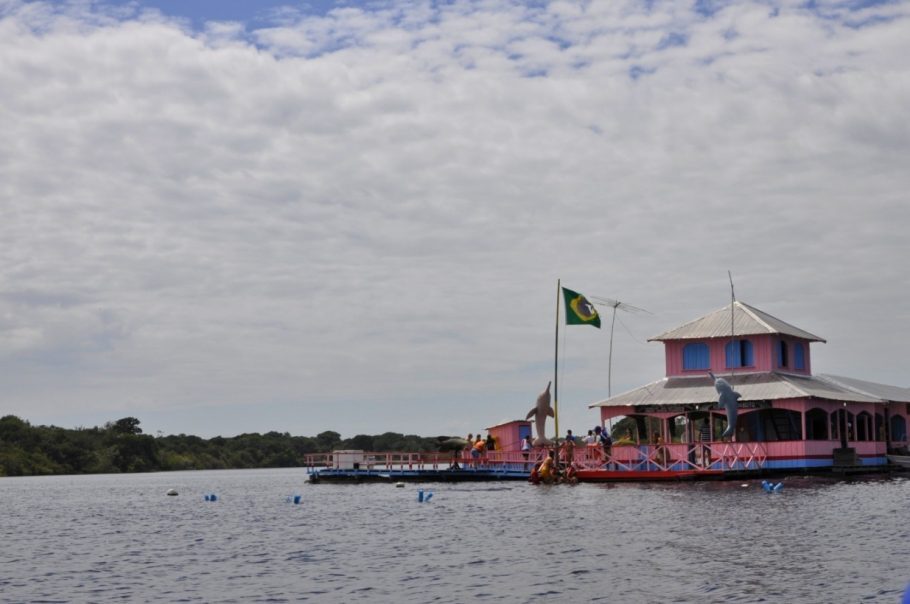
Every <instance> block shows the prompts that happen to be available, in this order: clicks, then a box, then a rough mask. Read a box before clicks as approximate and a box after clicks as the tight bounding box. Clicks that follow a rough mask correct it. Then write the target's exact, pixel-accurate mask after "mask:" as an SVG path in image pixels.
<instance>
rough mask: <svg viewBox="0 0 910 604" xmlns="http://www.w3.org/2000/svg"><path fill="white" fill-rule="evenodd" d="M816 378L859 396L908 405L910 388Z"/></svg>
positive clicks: (829, 376) (825, 377) (854, 379)
mask: <svg viewBox="0 0 910 604" xmlns="http://www.w3.org/2000/svg"><path fill="white" fill-rule="evenodd" d="M818 377H819V378H820V379H822V380H825V381H829V382H832V383H834V384H836V385H838V386H840V387H842V388H847V389H849V390H853V391H854V392H859V393H860V394H866V395H868V396H875V397H878V398H880V399H883V400H886V401H891V402H893V403H910V388H901V387H900V386H889V385H887V384H876V383H875V382H867V381H865V380H857V379H856V378H848V377H842V376H839V375H819V376H818Z"/></svg>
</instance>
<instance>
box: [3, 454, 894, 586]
mask: <svg viewBox="0 0 910 604" xmlns="http://www.w3.org/2000/svg"><path fill="white" fill-rule="evenodd" d="M305 480H306V475H305V473H304V472H303V471H302V470H257V471H218V472H176V473H162V474H143V475H137V474H133V475H122V476H116V475H106V476H66V477H40V478H2V479H0V601H3V602H111V601H122V602H298V601H313V602H481V601H489V602H547V601H566V600H571V601H575V602H583V601H592V602H622V603H636V602H819V603H832V602H900V600H901V596H902V594H903V591H904V588H905V587H906V585H907V582H908V580H910V514H908V501H910V480H908V479H907V478H895V479H890V480H884V479H879V480H863V481H853V482H838V481H832V480H824V479H805V478H790V479H786V480H785V481H784V484H785V487H784V489H783V491H782V492H781V493H778V494H774V495H769V494H767V493H765V492H763V491H762V490H761V487H760V485H759V483H758V482H756V481H750V482H748V483H742V482H736V483H729V482H725V483H693V484H674V485H641V484H639V485H632V484H629V485H579V486H575V487H566V486H557V487H545V486H540V487H533V486H530V485H527V484H524V483H493V484H455V485H448V484H425V485H411V484H409V485H407V486H406V487H405V488H403V489H402V488H395V487H394V486H393V485H386V484H382V485H380V484H373V485H360V486H355V485H307V484H304V482H305ZM743 484H747V485H748V486H745V487H743V486H741V485H743ZM169 488H176V489H177V490H178V491H179V492H180V495H179V496H178V497H167V496H165V492H166V491H167V489H169ZM420 488H423V489H425V490H432V491H433V493H434V495H433V498H432V500H431V501H430V502H429V503H418V502H417V490H418V489H420ZM205 493H215V494H217V495H218V497H219V500H218V501H216V502H206V501H204V500H203V495H204V494H205ZM293 494H300V495H301V496H302V504H301V505H293V504H290V503H287V502H286V498H287V497H288V496H289V495H293Z"/></svg>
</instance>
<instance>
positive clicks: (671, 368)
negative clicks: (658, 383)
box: [664, 335, 812, 376]
mask: <svg viewBox="0 0 910 604" xmlns="http://www.w3.org/2000/svg"><path fill="white" fill-rule="evenodd" d="M747 339H749V340H750V341H751V342H752V356H753V365H752V366H750V367H748V368H747V369H749V370H751V371H773V370H776V369H783V370H784V371H788V372H790V373H800V374H805V375H810V374H811V373H812V365H811V363H810V362H809V356H810V355H809V342H806V341H802V340H795V339H793V338H784V340H785V341H786V342H787V343H788V347H789V366H788V367H786V368H781V367H778V366H777V342H778V341H779V337H778V336H776V335H756V336H748V337H747ZM797 341H800V342H802V345H803V352H804V355H803V358H804V359H805V369H800V370H797V369H794V368H793V367H794V365H795V364H796V360H795V356H796V355H795V354H794V352H793V344H794V342H797ZM690 342H704V343H705V344H707V345H708V350H709V354H710V356H711V359H710V360H711V371H713V372H714V373H723V372H725V371H727V366H726V365H727V355H726V346H727V344H728V343H729V342H730V338H710V339H705V340H671V341H668V342H664V353H665V355H666V369H667V376H683V375H706V374H707V373H708V372H707V370H705V369H694V370H684V369H683V347H684V346H685V345H686V344H688V343H690ZM744 369H746V368H744Z"/></svg>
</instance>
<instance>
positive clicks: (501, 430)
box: [487, 420, 531, 451]
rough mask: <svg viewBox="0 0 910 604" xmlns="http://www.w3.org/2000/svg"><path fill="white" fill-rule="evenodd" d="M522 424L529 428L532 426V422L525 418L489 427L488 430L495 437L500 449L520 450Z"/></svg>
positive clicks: (497, 446)
mask: <svg viewBox="0 0 910 604" xmlns="http://www.w3.org/2000/svg"><path fill="white" fill-rule="evenodd" d="M521 426H528V428H530V427H531V422H528V421H524V420H516V421H513V422H507V423H505V424H499V425H498V426H492V427H490V428H487V432H489V433H490V435H491V436H492V437H493V440H495V441H496V448H497V449H498V450H500V451H520V450H521V437H520V436H519V430H520V427H521Z"/></svg>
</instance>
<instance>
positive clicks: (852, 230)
mask: <svg viewBox="0 0 910 604" xmlns="http://www.w3.org/2000/svg"><path fill="white" fill-rule="evenodd" d="M251 6H255V9H253V8H251ZM908 56H910V4H908V3H906V2H881V1H878V2H875V1H858V0H853V1H844V0H838V1H830V0H815V1H811V2H805V1H802V0H801V1H798V2H795V1H794V2H791V1H788V0H780V1H777V0H762V1H754V2H748V1H735V2H732V1H731V2H724V1H720V0H718V1H711V0H698V1H688V2H684V1H678V2H661V1H647V2H646V1H644V0H636V1H618V0H617V1H610V2H587V1H581V2H543V1H534V2H506V1H503V0H491V1H469V0H465V1H458V0H456V1H452V2H424V1H404V0H402V1H400V2H382V1H377V2H368V3H355V2H331V1H327V0H323V1H320V2H309V3H297V4H294V3H292V2H277V1H269V2H260V3H247V2H214V1H211V2H202V1H200V2H189V3H188V2H177V1H176V0H160V1H159V2H155V1H151V0H150V1H148V2H146V1H140V2H92V1H79V2H72V3H46V2H22V1H18V0H0V126H2V127H0V379H2V384H0V415H3V414H7V413H13V414H16V415H19V416H21V417H23V418H25V419H28V420H29V421H31V422H32V423H35V424H55V425H61V426H66V427H73V426H93V425H97V424H101V423H103V422H105V421H108V420H113V419H117V418H120V417H123V416H126V415H133V416H136V417H138V418H140V420H141V421H142V427H143V428H144V429H145V431H146V432H148V433H153V434H154V433H156V432H158V431H161V432H163V433H181V432H185V433H193V434H199V435H202V436H214V435H217V434H222V435H226V436H227V435H234V434H238V433H242V432H249V431H268V430H279V431H289V432H291V433H293V434H305V435H312V434H316V433H318V432H320V431H322V430H326V429H333V430H337V431H338V432H340V433H341V434H342V435H343V436H346V437H347V436H353V435H354V434H357V433H368V434H375V433H380V432H384V431H389V430H391V431H399V432H409V433H418V434H423V435H436V434H465V433H467V432H469V431H471V432H476V431H477V430H478V429H483V428H486V427H487V426H490V425H493V424H495V423H498V422H499V421H502V420H508V419H516V418H523V417H524V415H525V414H526V413H527V411H528V410H529V409H530V408H531V406H532V403H533V401H534V399H535V398H536V396H537V394H538V393H539V392H540V391H541V390H542V389H543V388H544V387H545V386H546V383H547V381H548V380H550V379H552V377H553V375H552V374H553V353H554V327H555V304H556V294H557V289H556V284H557V279H562V283H563V284H564V285H565V286H567V287H570V288H572V289H574V290H577V291H580V292H582V293H585V294H587V295H589V296H599V297H605V298H613V299H618V300H622V301H625V302H628V303H630V304H633V305H635V306H638V307H641V308H645V309H647V310H649V311H650V312H651V313H652V314H634V315H633V314H629V313H626V314H620V315H619V316H618V321H617V325H616V331H615V343H614V358H613V383H612V389H613V392H614V393H618V392H621V391H624V390H629V389H631V388H634V387H637V386H639V385H641V384H644V383H646V382H650V381H652V380H654V379H657V378H659V377H661V376H662V375H663V373H664V360H663V347H662V345H661V344H659V343H646V342H645V340H646V339H647V338H648V337H651V336H654V335H656V334H659V333H660V332H662V331H664V330H666V329H669V328H671V327H674V326H676V325H679V324H681V323H683V322H685V321H688V320H690V319H694V318H696V317H698V316H701V315H703V314H705V313H707V312H709V311H712V310H714V309H717V308H720V307H722V306H724V305H725V304H727V303H728V301H729V296H730V291H729V284H728V280H727V271H728V270H730V271H732V273H733V277H734V280H735V283H736V294H737V297H738V298H739V299H741V300H743V301H745V302H748V303H750V304H752V305H754V306H756V307H758V308H760V309H762V310H764V311H765V312H768V313H770V314H772V315H775V316H777V317H779V318H781V319H784V320H786V321H788V322H790V323H793V324H795V325H797V326H799V327H801V328H803V329H806V330H808V331H810V332H813V333H815V334H817V335H820V336H822V337H824V338H826V339H827V340H828V343H827V344H814V345H813V347H812V354H813V369H814V370H815V371H816V372H818V373H832V374H840V375H847V376H852V377H857V378H861V379H868V380H873V381H879V382H884V383H888V384H894V385H900V386H910V373H908V364H910V363H908V357H907V355H906V352H905V349H906V346H907V344H906V342H907V341H908V340H910V310H908V309H910V302H908V300H910V278H908V269H907V258H908V256H910V243H908V227H910V203H908V198H907V196H908V193H907V192H908V190H910V126H908V123H910V120H908V113H907V110H908V107H910V63H908V60H907V57H908ZM608 317H609V315H607V319H608ZM563 337H564V339H563ZM560 340H561V344H564V349H562V352H561V353H560V354H561V361H562V363H561V365H562V367H561V372H560V396H559V408H560V427H561V428H563V429H564V428H565V427H569V428H574V429H575V430H584V429H587V428H588V427H590V426H592V425H594V423H596V421H597V415H596V413H595V412H594V411H590V410H588V409H587V404H588V403H590V402H592V401H595V400H600V399H602V398H605V396H606V393H607V365H608V363H607V360H608V348H609V330H608V329H602V330H600V331H598V330H596V329H593V328H591V327H588V326H572V327H569V328H567V329H565V328H564V329H563V330H562V332H561V336H560Z"/></svg>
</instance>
